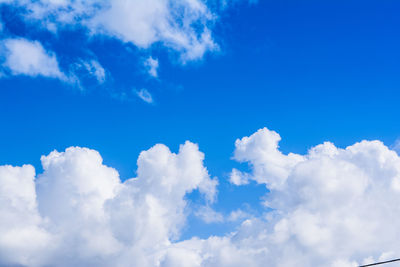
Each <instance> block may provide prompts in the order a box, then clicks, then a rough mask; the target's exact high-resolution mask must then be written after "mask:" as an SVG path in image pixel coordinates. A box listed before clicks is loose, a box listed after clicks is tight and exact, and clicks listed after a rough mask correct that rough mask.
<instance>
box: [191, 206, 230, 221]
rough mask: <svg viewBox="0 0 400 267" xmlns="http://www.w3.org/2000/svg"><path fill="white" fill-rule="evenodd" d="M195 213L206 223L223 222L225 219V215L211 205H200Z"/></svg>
mask: <svg viewBox="0 0 400 267" xmlns="http://www.w3.org/2000/svg"><path fill="white" fill-rule="evenodd" d="M194 214H195V215H196V216H197V217H199V218H200V219H201V220H203V221H204V222H205V223H221V222H223V221H224V217H223V215H222V214H221V213H219V212H216V211H215V210H213V209H212V208H211V207H209V206H201V207H199V208H198V209H197V211H195V213H194Z"/></svg>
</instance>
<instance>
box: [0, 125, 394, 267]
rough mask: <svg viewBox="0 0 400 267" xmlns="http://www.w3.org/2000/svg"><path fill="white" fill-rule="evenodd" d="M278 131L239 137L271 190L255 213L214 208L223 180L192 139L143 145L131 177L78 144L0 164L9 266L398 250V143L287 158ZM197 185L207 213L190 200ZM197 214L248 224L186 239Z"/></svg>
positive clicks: (238, 154)
mask: <svg viewBox="0 0 400 267" xmlns="http://www.w3.org/2000/svg"><path fill="white" fill-rule="evenodd" d="M279 140H280V136H279V134H277V133H276V132H274V131H271V130H268V129H267V128H264V129H260V130H259V131H257V132H256V133H254V134H253V135H251V136H249V137H244V138H242V139H238V141H236V144H235V146H236V149H235V158H236V160H238V161H240V162H247V163H248V164H249V165H250V167H251V171H250V173H246V174H245V173H244V172H241V174H243V175H246V177H245V179H246V180H247V182H248V183H250V182H256V183H259V184H265V185H266V188H268V190H269V191H268V193H267V189H266V195H265V197H264V200H263V204H264V205H265V206H266V209H265V211H264V212H261V213H260V214H259V215H257V216H256V215H254V214H253V215H251V214H247V213H246V212H243V211H241V210H240V209H234V210H232V211H231V212H230V214H225V215H222V214H221V213H217V212H215V211H213V209H212V205H213V203H215V201H216V194H217V185H218V181H217V180H216V179H211V178H210V175H209V173H208V171H207V169H206V167H205V166H204V165H203V160H204V154H203V153H201V152H200V151H199V149H198V146H197V145H195V144H193V143H190V142H186V143H185V144H184V145H182V146H181V147H180V149H179V152H178V153H172V152H171V151H170V150H169V149H168V148H167V147H166V146H164V145H160V144H158V145H155V146H154V147H152V148H150V149H149V150H147V151H143V152H142V153H140V155H139V158H138V160H137V166H138V170H137V177H135V178H132V179H128V180H126V181H125V182H121V181H120V179H119V174H118V172H117V171H116V170H115V169H113V168H111V167H108V166H106V165H104V164H103V163H102V158H101V156H100V154H99V153H98V152H97V151H94V150H91V149H87V148H80V147H70V148H68V149H66V150H65V152H57V151H54V152H52V153H50V154H49V155H47V156H42V158H41V161H42V166H43V170H44V171H43V173H41V174H37V175H35V170H34V168H33V167H32V166H31V165H24V166H22V167H13V166H9V165H5V166H0V200H1V201H0V211H1V214H2V220H1V221H0V265H6V266H8V265H18V266H19V265H22V266H71V265H74V266H155V267H172V266H189V267H196V266H197V267H198V266H205V267H216V266H218V267H220V266H222V267H228V266H229V267H232V266H244V265H245V266H255V267H258V266H259V267H262V266H266V265H265V264H266V263H268V266H285V267H286V266H288V267H291V266H306V267H308V266H309V267H311V266H332V267H346V266H349V267H350V266H358V265H359V264H365V263H370V262H373V261H377V260H385V259H388V258H390V257H394V256H396V255H399V254H400V245H399V244H398V238H397V237H398V235H399V234H400V230H399V229H398V227H397V225H398V224H399V223H400V215H399V214H400V213H399V212H398V211H399V209H398V203H399V201H400V167H399V166H400V157H399V156H398V155H397V153H396V152H394V151H392V150H390V149H389V148H388V147H386V146H385V145H384V144H383V143H382V142H380V141H362V142H359V143H356V144H354V145H351V146H349V147H347V148H344V149H342V148H337V147H336V146H334V145H333V144H332V143H329V142H326V143H323V144H321V145H318V146H315V147H313V148H311V149H310V150H309V152H308V153H307V154H305V155H298V154H287V155H286V154H283V153H282V152H280V151H279V149H278V144H279ZM235 175H240V174H239V173H236V174H235ZM237 179H239V178H238V177H237ZM194 190H198V191H199V192H200V194H201V195H202V196H203V201H204V206H203V208H201V209H199V210H198V211H194V210H190V209H191V208H193V206H191V205H188V202H187V201H188V200H187V194H189V193H191V192H192V191H194ZM232 197H234V196H232ZM191 212H193V213H195V215H196V216H199V217H201V219H203V220H204V221H205V222H206V223H220V224H223V223H225V222H231V221H240V222H241V223H240V224H239V225H238V227H237V228H236V230H234V231H233V232H232V233H229V234H227V235H222V236H217V235H211V236H209V237H207V238H203V239H200V238H198V237H192V238H190V239H186V240H179V237H180V234H181V232H182V229H184V228H185V226H187V216H188V214H190V213H191ZM221 216H223V217H221Z"/></svg>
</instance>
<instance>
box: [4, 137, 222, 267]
mask: <svg viewBox="0 0 400 267" xmlns="http://www.w3.org/2000/svg"><path fill="white" fill-rule="evenodd" d="M203 159H204V155H203V154H202V153H201V152H199V150H198V147H197V145H195V144H193V143H190V142H186V143H185V144H184V145H182V146H181V147H180V149H179V153H178V154H175V153H172V152H171V151H170V150H169V149H168V148H167V147H165V146H164V145H156V146H154V147H153V148H151V149H149V150H148V151H143V152H142V153H141V154H140V156H139V159H138V161H137V165H138V170H137V174H138V175H137V177H136V178H132V179H128V180H127V181H125V182H124V183H121V181H120V179H119V175H118V172H117V171H116V170H114V169H113V168H110V167H107V166H105V165H103V163H102V158H101V156H100V154H99V153H98V152H96V151H94V150H90V149H86V148H79V147H70V148H68V149H67V150H66V151H65V152H61V153H60V152H57V151H54V152H52V153H50V154H49V155H48V156H43V157H42V159H41V160H42V165H43V169H44V172H43V173H42V174H40V175H38V176H37V178H36V179H35V173H34V169H33V167H32V166H30V165H24V166H23V167H12V166H1V167H0V200H1V201H0V211H1V220H0V233H1V234H0V265H2V266H3V265H7V266H8V265H18V264H21V265H24V266H49V265H50V266H72V265H74V266H130V265H134V266H157V262H158V261H159V260H160V259H161V258H162V257H163V255H164V254H165V249H167V248H168V247H169V246H170V244H171V241H172V240H174V239H176V238H177V237H179V234H180V230H181V228H182V227H183V226H184V223H185V220H186V214H185V209H186V200H185V195H186V194H187V193H190V192H191V191H193V190H199V191H200V192H201V193H202V194H203V195H204V196H205V198H206V199H213V198H214V195H215V186H216V181H215V180H211V179H210V177H209V175H208V173H207V170H206V169H205V167H204V166H203V163H202V162H203ZM35 184H36V185H35ZM171 253H172V252H171ZM171 257H172V256H171Z"/></svg>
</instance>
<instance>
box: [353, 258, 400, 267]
mask: <svg viewBox="0 0 400 267" xmlns="http://www.w3.org/2000/svg"><path fill="white" fill-rule="evenodd" d="M395 261H400V258H399V259H394V260H390V261H381V262H375V263H371V264H366V265H360V266H359V267H367V266H375V265H380V264H386V263H391V262H395Z"/></svg>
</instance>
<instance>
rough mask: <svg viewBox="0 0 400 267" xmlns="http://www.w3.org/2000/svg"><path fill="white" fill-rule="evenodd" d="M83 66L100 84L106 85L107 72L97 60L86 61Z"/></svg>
mask: <svg viewBox="0 0 400 267" xmlns="http://www.w3.org/2000/svg"><path fill="white" fill-rule="evenodd" d="M83 66H84V67H85V68H86V70H87V71H88V72H89V74H90V75H92V76H94V77H95V78H96V80H97V82H98V83H100V84H101V83H104V82H105V80H106V71H105V70H104V68H103V66H101V64H100V63H99V62H98V61H97V60H90V61H84V62H83Z"/></svg>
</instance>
